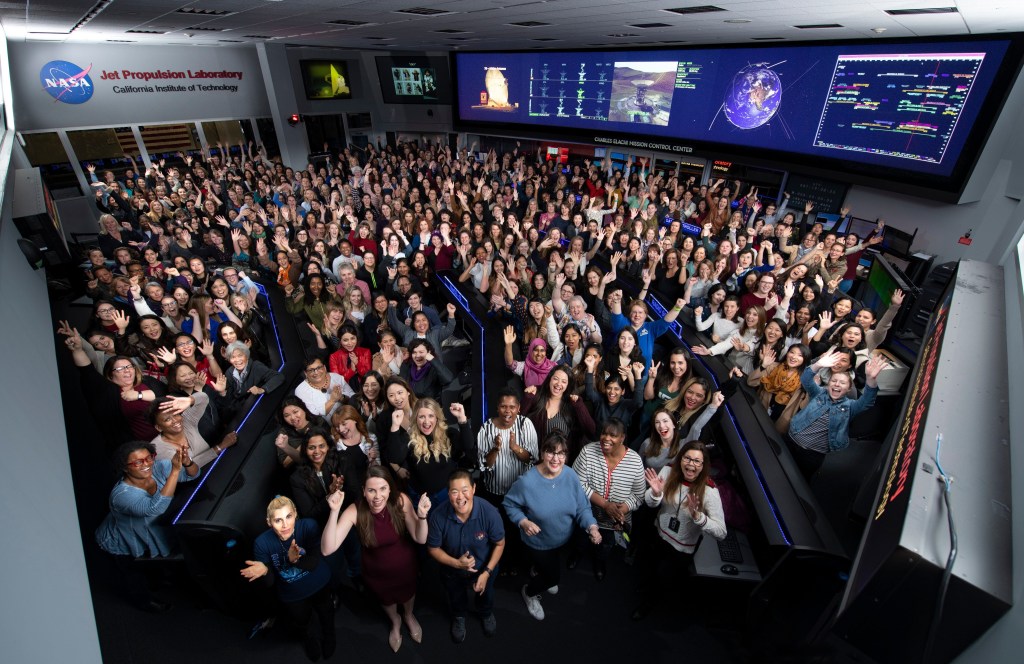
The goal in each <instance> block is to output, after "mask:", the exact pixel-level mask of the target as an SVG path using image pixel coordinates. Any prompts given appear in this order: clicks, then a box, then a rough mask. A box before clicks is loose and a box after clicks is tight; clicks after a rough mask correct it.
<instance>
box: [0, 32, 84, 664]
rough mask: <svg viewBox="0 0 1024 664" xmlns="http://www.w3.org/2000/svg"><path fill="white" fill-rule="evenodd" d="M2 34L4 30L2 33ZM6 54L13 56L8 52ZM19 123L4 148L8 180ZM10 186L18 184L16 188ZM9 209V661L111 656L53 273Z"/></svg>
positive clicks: (2, 220)
mask: <svg viewBox="0 0 1024 664" xmlns="http://www.w3.org/2000/svg"><path fill="white" fill-rule="evenodd" d="M2 41H3V39H2V37H0V42H2ZM0 58H2V59H3V60H4V61H6V57H4V54H3V53H0ZM12 133H13V132H8V133H7V136H6V140H5V142H6V145H5V146H4V149H3V150H0V182H3V181H4V180H6V177H5V176H6V167H7V163H8V160H9V158H10V144H11V142H13V136H12V135H11V134H12ZM7 193H8V194H9V193H10V191H9V189H8V191H7ZM10 208H11V204H10V196H9V195H7V196H4V204H3V214H2V217H0V224H2V227H0V320H4V321H17V322H16V323H9V324H6V325H0V347H2V348H5V349H7V352H5V353H4V362H3V378H2V379H0V380H2V381H3V382H2V387H0V422H3V423H4V431H3V441H4V445H3V450H4V452H3V457H4V460H3V463H0V504H3V505H4V509H2V510H0V532H2V533H3V539H4V542H5V547H4V549H5V551H4V564H3V565H0V588H3V596H4V598H5V601H3V602H0V642H2V643H3V644H4V645H3V660H4V661H6V662H25V663H27V664H28V663H35V662H39V663H48V662H76V663H82V664H91V663H92V662H96V663H97V664H98V663H99V662H101V661H102V658H101V656H100V645H99V639H98V637H97V634H96V621H95V618H94V615H93V606H92V597H91V595H90V593H89V579H88V576H87V575H86V569H85V558H84V554H83V551H82V541H81V536H80V534H79V527H78V514H77V512H76V510H75V494H74V487H73V485H72V483H71V464H70V461H69V459H68V449H67V437H66V433H65V429H64V415H63V410H62V409H61V405H60V387H59V385H58V382H57V362H56V359H55V355H54V335H53V334H52V333H50V332H49V330H51V329H52V324H51V321H50V307H49V297H48V295H47V292H46V273H45V272H43V271H39V272H34V271H33V270H32V269H31V268H30V267H29V265H28V262H27V261H26V260H25V258H24V256H23V255H22V254H21V251H20V250H19V249H18V244H17V240H18V238H19V237H20V235H19V233H18V230H17V228H15V227H14V223H13V222H12V221H11V218H10Z"/></svg>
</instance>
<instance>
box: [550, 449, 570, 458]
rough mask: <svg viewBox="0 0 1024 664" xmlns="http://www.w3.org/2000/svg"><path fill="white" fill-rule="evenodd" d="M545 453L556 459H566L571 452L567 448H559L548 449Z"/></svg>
mask: <svg viewBox="0 0 1024 664" xmlns="http://www.w3.org/2000/svg"><path fill="white" fill-rule="evenodd" d="M544 454H546V455H548V456H549V457H552V458H555V459H564V458H566V457H567V456H569V454H568V453H567V452H566V451H565V450H558V451H557V452H551V451H548V452H544Z"/></svg>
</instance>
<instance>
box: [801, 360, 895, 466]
mask: <svg viewBox="0 0 1024 664" xmlns="http://www.w3.org/2000/svg"><path fill="white" fill-rule="evenodd" d="M838 358H839V353H837V352H835V351H834V350H830V351H829V352H827V353H825V354H824V355H822V356H821V357H819V358H818V359H817V360H816V361H815V362H814V364H812V365H811V366H809V367H807V368H806V369H804V372H803V374H802V375H801V376H800V383H801V385H803V388H804V390H806V391H807V395H808V396H809V397H810V402H809V403H808V404H807V407H806V408H804V409H803V410H801V411H800V412H799V413H797V414H796V415H794V416H793V420H792V422H790V425H789V435H788V436H787V437H786V443H787V444H788V446H789V450H790V452H791V453H792V454H793V458H794V459H795V460H796V463H797V466H799V468H800V472H801V473H803V475H804V477H806V478H807V479H810V478H811V477H812V476H813V475H814V474H815V473H817V472H818V469H819V468H821V464H822V463H824V461H825V455H826V454H828V453H830V452H837V451H839V450H842V449H845V448H846V447H847V446H849V444H850V437H849V430H850V420H851V419H853V418H854V417H856V416H857V415H859V414H860V413H862V412H864V411H865V410H867V409H868V408H871V406H873V405H874V404H875V395H876V394H878V374H879V372H881V370H882V369H883V368H884V367H885V366H886V362H885V359H884V358H882V357H881V356H880V355H874V356H872V357H871V359H870V360H868V363H867V365H866V366H865V370H864V371H865V376H866V377H867V387H866V388H865V389H864V393H863V394H862V395H861V396H860V398H859V399H851V398H849V397H848V396H847V393H848V392H849V390H850V376H849V374H847V373H846V372H836V373H834V374H832V377H831V378H830V379H829V381H828V384H827V385H825V386H821V385H818V384H817V383H815V382H814V375H815V374H816V373H817V372H818V370H819V369H821V368H823V367H831V366H832V365H833V364H835V362H836V360H837V359H838Z"/></svg>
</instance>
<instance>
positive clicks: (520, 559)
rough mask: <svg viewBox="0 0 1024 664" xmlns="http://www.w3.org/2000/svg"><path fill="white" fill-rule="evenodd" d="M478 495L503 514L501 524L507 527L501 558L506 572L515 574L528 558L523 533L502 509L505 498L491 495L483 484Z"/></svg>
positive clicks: (479, 485)
mask: <svg viewBox="0 0 1024 664" xmlns="http://www.w3.org/2000/svg"><path fill="white" fill-rule="evenodd" d="M476 495H477V496H478V497H481V498H483V499H484V500H486V501H487V502H489V503H490V504H491V505H494V506H495V507H497V508H498V512H499V513H501V523H502V525H503V526H505V553H504V554H502V556H501V566H502V568H503V569H504V570H505V571H506V572H511V573H513V574H514V573H515V572H517V571H519V569H520V568H522V567H523V566H524V565H525V564H526V560H527V557H528V555H527V551H526V548H527V547H526V545H525V544H523V532H522V531H521V530H520V529H519V525H518V524H515V523H512V519H510V518H508V513H506V512H505V508H504V507H502V505H501V504H502V502H504V500H505V496H501V495H498V494H496V493H491V492H490V491H488V490H487V489H486V488H485V487H484V485H483V482H481V483H479V484H477V488H476Z"/></svg>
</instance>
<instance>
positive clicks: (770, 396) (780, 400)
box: [747, 344, 811, 422]
mask: <svg viewBox="0 0 1024 664" xmlns="http://www.w3.org/2000/svg"><path fill="white" fill-rule="evenodd" d="M758 355H759V362H758V363H757V364H756V365H755V366H754V370H753V371H751V372H750V375H749V376H747V385H749V386H750V387H754V388H757V394H758V396H759V397H760V398H761V405H762V406H764V409H765V410H766V411H768V416H769V417H770V418H772V421H773V422H777V421H778V420H779V417H781V416H782V413H783V411H785V410H787V407H788V406H789V404H790V402H791V401H792V400H793V399H794V397H795V396H796V394H797V392H799V390H800V375H801V374H802V373H803V370H804V367H805V366H807V362H808V361H809V360H810V356H811V351H810V349H809V348H808V347H807V346H805V345H803V344H796V345H795V346H791V347H790V348H789V350H787V351H786V353H785V355H783V356H782V360H781V361H778V360H777V359H776V358H778V353H777V351H776V350H775V349H773V348H771V347H768V346H762V348H761V350H760V352H759V353H758ZM794 412H795V411H794Z"/></svg>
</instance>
